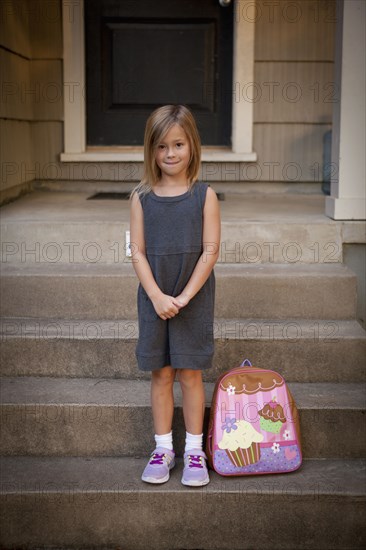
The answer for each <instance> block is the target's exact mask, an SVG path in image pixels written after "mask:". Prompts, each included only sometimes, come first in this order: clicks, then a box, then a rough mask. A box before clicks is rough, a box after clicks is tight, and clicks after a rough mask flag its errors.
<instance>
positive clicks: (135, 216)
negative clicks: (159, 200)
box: [130, 193, 179, 320]
mask: <svg viewBox="0 0 366 550" xmlns="http://www.w3.org/2000/svg"><path fill="white" fill-rule="evenodd" d="M130 239H131V251H132V265H133V268H134V270H135V272H136V275H137V277H138V278H139V280H140V283H141V285H142V286H143V288H144V289H145V291H146V294H147V295H148V296H149V298H150V300H151V301H152V303H153V305H154V308H155V311H156V313H157V314H158V315H159V317H161V318H162V319H164V320H165V319H167V318H170V317H174V315H176V314H177V313H178V311H179V306H178V304H177V303H175V298H173V297H172V296H168V295H167V294H164V293H163V292H162V291H161V290H160V288H159V286H158V284H157V282H156V281H155V278H154V275H153V273H152V271H151V267H150V264H149V262H148V260H147V257H146V248H145V237H144V216H143V210H142V206H141V203H140V199H139V197H138V195H137V193H134V195H133V197H132V199H131V209H130Z"/></svg>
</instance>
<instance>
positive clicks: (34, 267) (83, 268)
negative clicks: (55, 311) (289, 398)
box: [0, 261, 355, 279]
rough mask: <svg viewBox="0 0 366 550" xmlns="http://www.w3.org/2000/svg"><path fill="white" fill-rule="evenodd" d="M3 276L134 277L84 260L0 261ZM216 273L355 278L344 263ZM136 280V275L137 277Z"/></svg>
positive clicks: (121, 267) (118, 267)
mask: <svg viewBox="0 0 366 550" xmlns="http://www.w3.org/2000/svg"><path fill="white" fill-rule="evenodd" d="M0 268H1V275H2V276H33V275H34V276H37V275H38V276H54V277H63V276H67V275H69V276H81V277H85V276H115V277H116V276H118V277H126V276H131V277H132V276H133V277H136V274H135V271H134V269H133V266H132V263H131V262H130V261H128V262H124V261H120V262H116V263H110V264H104V263H101V262H99V263H98V262H94V263H92V262H85V263H76V262H75V263H57V262H56V263H52V262H34V263H32V262H28V263H25V262H8V263H4V262H2V263H0ZM214 270H215V274H216V275H217V276H218V277H225V276H230V277H235V276H237V277H242V276H243V275H246V276H255V277H262V276H263V277H265V276H280V277H284V276H285V277H302V276H304V277H309V276H315V277H316V276H328V277H329V276H332V277H355V274H354V272H353V271H352V270H351V269H349V268H348V267H347V266H346V265H345V264H342V263H339V262H329V263H313V264H300V263H285V264H275V263H263V264H259V263H252V264H242V263H217V264H216V265H215V268H214ZM136 279H137V277H136Z"/></svg>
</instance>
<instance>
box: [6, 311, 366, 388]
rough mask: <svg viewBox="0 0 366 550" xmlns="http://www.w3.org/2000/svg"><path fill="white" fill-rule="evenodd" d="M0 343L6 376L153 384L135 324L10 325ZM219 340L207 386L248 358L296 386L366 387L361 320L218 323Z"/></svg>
mask: <svg viewBox="0 0 366 550" xmlns="http://www.w3.org/2000/svg"><path fill="white" fill-rule="evenodd" d="M0 335H1V340H2V342H1V349H0V375H1V376H48V377H68V378H70V377H75V378H81V377H87V378H126V379H145V380H148V379H150V373H143V372H142V371H138V370H137V368H136V358H135V348H136V343H137V338H138V322H137V320H136V319H134V320H131V319H116V320H107V321H101V320H98V319H57V318H56V319H54V318H51V317H49V318H42V317H35V318H34V317H3V319H2V320H1V322H0ZM214 338H215V355H214V361H213V366H212V368H211V369H209V370H207V371H204V372H203V377H204V380H205V381H208V382H214V381H215V380H216V379H217V378H218V376H219V374H220V373H221V372H224V371H225V370H227V369H228V368H230V367H231V365H235V364H236V363H237V361H238V357H242V356H244V355H247V356H248V357H255V358H256V362H257V363H258V364H260V365H272V364H273V367H274V368H279V367H278V365H280V368H281V373H282V374H283V376H284V377H285V378H286V379H289V380H292V381H293V382H342V381H347V382H366V367H365V356H366V333H365V331H364V330H363V328H362V327H361V326H360V324H359V323H358V322H357V321H356V320H355V319H348V320H339V319H338V320H329V319H289V318H287V319H275V320H271V319H256V318H252V319H244V318H237V319H234V318H231V319H223V318H215V321H214ZM50 358H52V360H50ZM274 362H275V364H274Z"/></svg>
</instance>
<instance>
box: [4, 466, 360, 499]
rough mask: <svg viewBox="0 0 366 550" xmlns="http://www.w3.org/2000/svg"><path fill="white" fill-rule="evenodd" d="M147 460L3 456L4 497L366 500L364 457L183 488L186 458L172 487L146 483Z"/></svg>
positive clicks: (174, 473)
mask: <svg viewBox="0 0 366 550" xmlns="http://www.w3.org/2000/svg"><path fill="white" fill-rule="evenodd" d="M146 461H147V457H136V458H135V457H28V456H14V457H1V458H0V465H1V471H2V487H3V488H2V492H3V494H12V493H13V494H14V493H17V492H20V491H21V492H22V494H26V493H32V492H35V491H38V492H39V491H40V489H41V490H42V494H44V493H55V492H56V493H61V492H67V491H70V490H72V491H73V492H75V493H78V492H86V491H88V492H112V491H113V492H122V493H123V492H124V493H131V492H132V491H133V492H138V493H140V494H141V493H146V492H152V491H153V492H160V493H161V492H165V493H171V492H176V491H197V490H198V491H204V492H205V493H206V494H209V493H210V492H212V493H213V494H215V493H216V494H217V491H220V492H230V493H238V494H240V493H242V492H243V489H244V488H245V494H248V495H249V494H251V493H252V494H258V491H260V494H261V495H263V496H264V495H265V494H267V495H269V496H270V495H276V494H277V495H283V494H286V495H301V496H305V495H309V496H311V495H312V496H313V498H314V495H315V494H322V495H331V496H334V497H336V496H342V497H349V498H356V499H360V498H361V499H364V498H365V497H366V488H365V472H366V460H364V459H348V460H343V459H305V460H304V461H303V464H302V466H301V468H300V469H299V470H297V471H295V472H291V473H290V474H288V475H286V474H285V475H283V474H282V475H281V474H273V475H270V474H269V475H265V476H264V475H262V476H254V477H253V476H251V477H250V478H248V477H247V478H246V479H245V478H243V477H223V476H219V475H218V474H216V472H214V471H212V470H211V471H210V483H209V484H208V485H207V486H205V487H204V488H201V489H197V488H190V487H186V486H184V485H182V484H181V482H180V480H181V473H182V466H183V465H182V462H183V460H182V458H179V457H178V458H177V466H178V467H177V466H176V467H175V468H173V470H172V472H171V478H170V480H169V483H165V484H161V485H152V484H148V483H144V482H142V481H141V479H140V477H141V473H142V471H143V469H144V467H145V465H146Z"/></svg>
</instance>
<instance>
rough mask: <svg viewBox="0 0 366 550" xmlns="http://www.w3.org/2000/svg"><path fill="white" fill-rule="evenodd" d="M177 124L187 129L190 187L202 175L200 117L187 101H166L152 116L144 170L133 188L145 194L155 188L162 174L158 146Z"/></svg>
mask: <svg viewBox="0 0 366 550" xmlns="http://www.w3.org/2000/svg"><path fill="white" fill-rule="evenodd" d="M174 124H178V125H179V126H180V127H181V128H182V129H183V130H184V132H185V134H186V136H187V139H188V143H189V147H190V153H191V158H190V161H189V164H188V168H187V178H188V185H189V190H191V189H192V187H193V184H194V182H195V181H196V180H197V178H198V172H199V169H200V163H201V140H200V136H199V133H198V130H197V125H196V121H195V119H194V117H193V115H192V113H191V111H190V110H189V109H188V108H187V107H186V106H185V105H164V107H159V108H158V109H155V111H153V112H152V113H151V115H150V116H149V118H148V119H147V122H146V127H145V136H144V174H143V177H142V180H141V182H140V183H139V184H138V185H137V186H136V187H135V188H134V189H133V191H132V193H131V198H132V196H133V194H134V193H136V192H137V193H139V194H145V193H148V192H149V191H151V189H152V186H153V185H155V184H156V183H157V182H158V181H159V179H160V178H161V170H160V168H159V166H158V165H157V163H156V160H155V154H156V147H157V146H158V144H159V143H160V141H161V140H162V139H163V138H164V136H165V135H166V134H167V133H168V132H169V130H170V129H171V127H172V126H174Z"/></svg>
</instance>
